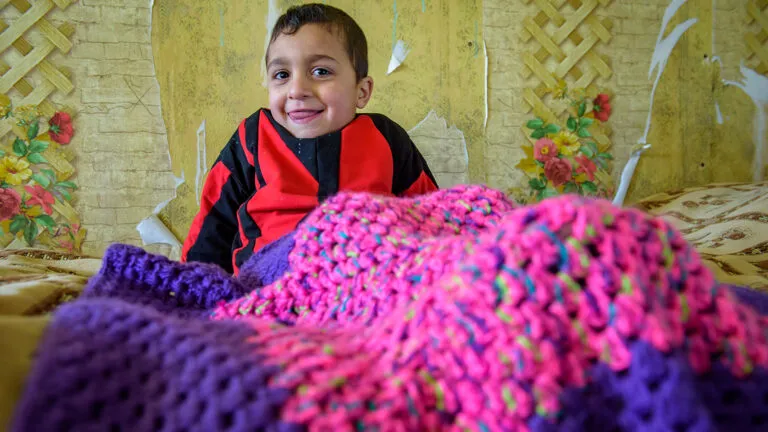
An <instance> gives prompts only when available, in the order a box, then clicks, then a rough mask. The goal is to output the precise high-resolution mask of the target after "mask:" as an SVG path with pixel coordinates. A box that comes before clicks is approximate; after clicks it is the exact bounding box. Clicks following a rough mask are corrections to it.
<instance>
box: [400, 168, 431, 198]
mask: <svg viewBox="0 0 768 432" xmlns="http://www.w3.org/2000/svg"><path fill="white" fill-rule="evenodd" d="M436 190H437V185H435V183H433V182H432V179H430V178H429V176H428V175H427V173H426V172H424V171H421V175H419V178H418V179H416V181H415V182H413V184H412V185H411V187H409V188H408V190H406V191H405V192H403V196H406V197H412V196H417V195H424V194H427V193H429V192H434V191H436Z"/></svg>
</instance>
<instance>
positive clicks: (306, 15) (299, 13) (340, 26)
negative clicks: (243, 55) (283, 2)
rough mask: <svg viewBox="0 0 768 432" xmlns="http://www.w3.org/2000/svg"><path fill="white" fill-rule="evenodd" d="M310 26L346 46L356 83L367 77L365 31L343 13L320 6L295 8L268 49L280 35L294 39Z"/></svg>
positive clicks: (277, 29)
mask: <svg viewBox="0 0 768 432" xmlns="http://www.w3.org/2000/svg"><path fill="white" fill-rule="evenodd" d="M307 24H320V25H324V26H326V27H328V30H331V31H336V32H338V33H339V35H340V36H341V37H342V39H343V41H344V43H345V44H346V45H347V54H348V55H349V58H350V60H352V66H353V67H354V68H355V75H356V77H357V80H358V81H360V80H361V79H363V78H365V77H367V76H368V41H367V40H366V39H365V33H363V29H361V28H360V26H359V25H357V23H356V22H355V20H354V19H352V17H351V16H349V15H347V13H346V12H344V11H343V10H341V9H338V8H335V7H333V6H328V5H324V4H319V3H310V4H305V5H300V6H292V7H291V8H290V9H288V11H286V12H285V13H284V14H283V15H282V16H281V17H280V18H278V20H277V22H276V23H275V26H274V27H273V28H272V37H271V38H270V40H269V45H272V43H273V42H274V41H275V40H276V39H277V37H278V36H280V35H292V34H295V33H296V32H298V31H299V29H301V28H302V27H304V26H305V25H307Z"/></svg>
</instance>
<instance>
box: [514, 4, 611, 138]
mask: <svg viewBox="0 0 768 432" xmlns="http://www.w3.org/2000/svg"><path fill="white" fill-rule="evenodd" d="M522 1H523V3H525V4H530V3H533V4H534V5H535V6H536V10H537V13H536V14H534V15H531V16H528V17H526V18H525V19H524V22H523V30H522V35H521V37H522V41H523V43H524V46H525V47H526V49H525V51H524V52H523V54H522V55H523V64H524V65H525V67H524V68H523V72H522V73H523V78H525V79H529V78H531V77H534V78H535V81H537V85H536V86H532V87H527V88H525V90H524V91H523V99H524V101H525V103H526V108H527V109H528V110H529V111H531V110H532V111H533V113H534V114H535V115H536V116H538V117H541V118H542V119H544V120H545V121H547V122H550V121H554V119H555V118H556V117H557V116H559V115H560V114H562V112H563V111H564V110H565V109H566V108H567V107H565V106H559V107H558V106H556V105H555V104H551V103H549V102H550V101H549V98H548V97H547V96H545V94H546V92H547V89H551V88H555V87H557V86H558V82H559V81H560V80H563V81H565V82H566V83H568V85H569V86H572V87H576V88H583V89H586V90H588V91H592V90H594V87H595V84H596V80H597V79H598V78H602V79H605V80H607V79H609V78H610V77H611V75H612V73H613V72H612V70H611V66H610V63H609V60H608V58H607V57H605V56H603V55H601V53H600V46H601V45H603V44H607V43H608V42H609V41H610V40H611V28H612V23H611V21H610V20H609V19H607V18H606V19H600V18H598V17H597V14H596V13H595V12H596V11H597V9H598V8H601V7H605V6H607V5H608V4H610V2H611V0H583V1H582V0H522ZM609 135H610V130H609V129H607V128H605V129H604V130H603V131H602V132H601V133H596V134H595V135H594V136H595V140H596V141H597V142H598V143H599V144H600V145H601V146H606V147H607V146H608V145H609V138H608V136H609ZM526 136H528V134H526ZM529 139H530V137H529Z"/></svg>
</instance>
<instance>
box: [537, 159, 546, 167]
mask: <svg viewBox="0 0 768 432" xmlns="http://www.w3.org/2000/svg"><path fill="white" fill-rule="evenodd" d="M536 165H538V166H540V167H542V168H544V162H542V161H540V160H537V161H536Z"/></svg>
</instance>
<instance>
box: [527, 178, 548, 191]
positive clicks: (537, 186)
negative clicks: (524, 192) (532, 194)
mask: <svg viewBox="0 0 768 432" xmlns="http://www.w3.org/2000/svg"><path fill="white" fill-rule="evenodd" d="M528 185H529V186H530V187H531V189H533V190H542V189H544V188H545V187H546V186H547V183H546V182H543V181H541V180H540V179H538V178H532V179H530V180H528Z"/></svg>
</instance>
